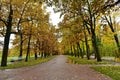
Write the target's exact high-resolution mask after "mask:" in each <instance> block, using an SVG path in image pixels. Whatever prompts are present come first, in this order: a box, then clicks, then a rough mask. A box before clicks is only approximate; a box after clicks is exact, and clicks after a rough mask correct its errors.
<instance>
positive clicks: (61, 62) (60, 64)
mask: <svg viewBox="0 0 120 80" xmlns="http://www.w3.org/2000/svg"><path fill="white" fill-rule="evenodd" d="M66 61H67V58H66V57H65V56H63V55H60V56H57V57H56V58H54V59H52V60H50V61H48V62H46V63H43V64H40V65H36V66H32V67H24V68H19V69H8V70H2V71H0V80H112V79H110V78H109V77H107V76H105V75H102V74H99V73H98V72H95V71H94V70H92V69H90V68H89V67H88V66H85V65H74V64H69V63H66Z"/></svg>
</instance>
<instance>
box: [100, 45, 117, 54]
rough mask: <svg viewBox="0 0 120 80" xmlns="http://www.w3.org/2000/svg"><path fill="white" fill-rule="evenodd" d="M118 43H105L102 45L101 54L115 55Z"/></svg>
mask: <svg viewBox="0 0 120 80" xmlns="http://www.w3.org/2000/svg"><path fill="white" fill-rule="evenodd" d="M116 48H117V47H116V45H115V44H113V43H111V44H103V45H102V46H100V53H101V56H115V50H116Z"/></svg>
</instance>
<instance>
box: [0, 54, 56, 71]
mask: <svg viewBox="0 0 120 80" xmlns="http://www.w3.org/2000/svg"><path fill="white" fill-rule="evenodd" d="M52 58H54V56H50V57H47V58H40V59H38V60H29V61H28V62H25V61H21V62H15V63H13V64H9V65H7V66H5V67H0V69H13V68H20V67H27V66H33V65H37V64H41V63H44V62H47V61H49V60H51V59H52Z"/></svg>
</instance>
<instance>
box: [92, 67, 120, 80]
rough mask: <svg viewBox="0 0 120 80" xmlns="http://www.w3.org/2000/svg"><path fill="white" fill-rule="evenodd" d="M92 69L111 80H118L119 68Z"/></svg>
mask: <svg viewBox="0 0 120 80" xmlns="http://www.w3.org/2000/svg"><path fill="white" fill-rule="evenodd" d="M92 69H94V70H96V71H99V72H101V73H102V74H105V75H108V76H109V77H111V78H112V80H120V66H95V67H92Z"/></svg>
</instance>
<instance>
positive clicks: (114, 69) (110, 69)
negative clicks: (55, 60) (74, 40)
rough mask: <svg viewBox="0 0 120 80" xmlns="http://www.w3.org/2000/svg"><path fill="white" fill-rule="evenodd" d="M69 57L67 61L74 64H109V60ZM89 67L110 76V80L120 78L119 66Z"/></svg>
mask: <svg viewBox="0 0 120 80" xmlns="http://www.w3.org/2000/svg"><path fill="white" fill-rule="evenodd" d="M68 58H69V63H74V64H94V65H97V64H110V62H97V61H96V60H87V59H81V58H78V57H72V56H68ZM94 65H93V67H91V68H92V69H94V70H96V71H98V72H100V73H102V74H105V75H108V76H109V77H111V78H112V80H120V66H112V65H111V66H94Z"/></svg>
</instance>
